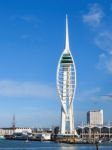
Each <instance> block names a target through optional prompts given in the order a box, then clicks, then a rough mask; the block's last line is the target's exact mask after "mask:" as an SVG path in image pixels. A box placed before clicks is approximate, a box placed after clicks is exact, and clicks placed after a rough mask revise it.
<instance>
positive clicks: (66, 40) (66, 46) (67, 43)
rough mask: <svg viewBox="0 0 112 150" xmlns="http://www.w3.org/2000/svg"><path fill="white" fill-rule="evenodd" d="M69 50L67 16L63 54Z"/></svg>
mask: <svg viewBox="0 0 112 150" xmlns="http://www.w3.org/2000/svg"><path fill="white" fill-rule="evenodd" d="M69 51H70V48H69V33H68V16H67V15H66V39H65V52H66V53H68V52H69Z"/></svg>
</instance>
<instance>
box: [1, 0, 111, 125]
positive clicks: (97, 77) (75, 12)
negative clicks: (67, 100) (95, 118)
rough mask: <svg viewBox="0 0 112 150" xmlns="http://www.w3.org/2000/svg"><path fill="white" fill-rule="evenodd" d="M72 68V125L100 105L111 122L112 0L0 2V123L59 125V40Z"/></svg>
mask: <svg viewBox="0 0 112 150" xmlns="http://www.w3.org/2000/svg"><path fill="white" fill-rule="evenodd" d="M66 14H68V19H69V35H70V49H71V52H72V55H73V57H74V60H75V63H76V69H77V90H76V96H75V99H74V112H75V123H76V125H78V124H80V123H81V122H82V121H84V122H86V112H87V111H88V110H95V109H103V110H104V122H108V121H112V118H111V115H110V114H112V109H111V108H112V97H111V96H107V95H111V94H112V1H111V0H103V1H102V0H91V1H90V0H85V1H84V0H18V1H15V0H10V1H9V0H4V1H0V127H3V126H5V127H9V126H11V125H12V116H13V114H15V116H16V125H17V126H24V127H29V126H30V127H51V126H54V125H59V123H60V107H61V103H60V100H59V97H58V95H57V90H56V69H57V64H58V61H59V58H60V55H61V53H62V51H63V49H64V42H65V16H66Z"/></svg>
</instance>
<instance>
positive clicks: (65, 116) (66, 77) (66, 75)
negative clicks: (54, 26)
mask: <svg viewBox="0 0 112 150" xmlns="http://www.w3.org/2000/svg"><path fill="white" fill-rule="evenodd" d="M57 89H58V94H59V97H60V100H61V127H60V129H61V131H60V132H61V134H74V133H75V129H74V113H73V99H74V95H75V91H76V68H75V63H74V60H73V57H72V54H71V52H70V48H69V34H68V18H67V16H66V41H65V49H64V51H63V53H62V55H61V57H60V60H59V63H58V68H57Z"/></svg>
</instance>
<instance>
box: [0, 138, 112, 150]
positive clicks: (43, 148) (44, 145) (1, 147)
mask: <svg viewBox="0 0 112 150" xmlns="http://www.w3.org/2000/svg"><path fill="white" fill-rule="evenodd" d="M0 150H96V147H95V145H90V144H88V145H86V144H85V145H84V144H64V143H54V142H37V141H29V142H25V141H16V140H15V141H12V140H0ZM99 150H112V145H106V144H105V145H100V146H99Z"/></svg>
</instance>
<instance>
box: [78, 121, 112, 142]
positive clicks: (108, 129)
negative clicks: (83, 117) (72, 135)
mask: <svg viewBox="0 0 112 150" xmlns="http://www.w3.org/2000/svg"><path fill="white" fill-rule="evenodd" d="M77 133H78V135H80V137H81V138H82V139H86V140H88V141H89V140H93V141H94V140H96V139H97V140H99V139H103V140H109V139H112V123H110V122H109V123H107V124H104V125H94V126H93V125H92V126H91V125H89V124H82V125H80V126H78V127H77Z"/></svg>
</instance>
